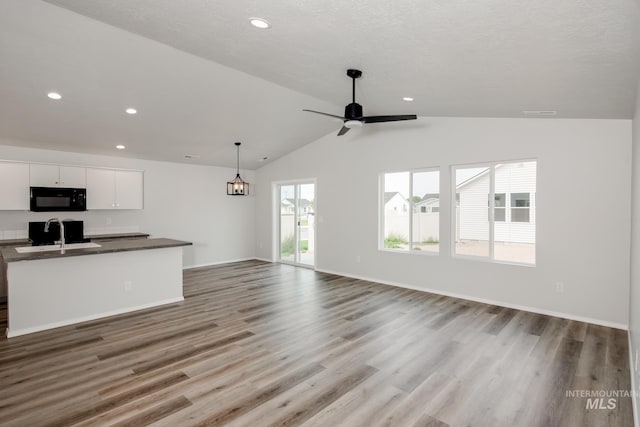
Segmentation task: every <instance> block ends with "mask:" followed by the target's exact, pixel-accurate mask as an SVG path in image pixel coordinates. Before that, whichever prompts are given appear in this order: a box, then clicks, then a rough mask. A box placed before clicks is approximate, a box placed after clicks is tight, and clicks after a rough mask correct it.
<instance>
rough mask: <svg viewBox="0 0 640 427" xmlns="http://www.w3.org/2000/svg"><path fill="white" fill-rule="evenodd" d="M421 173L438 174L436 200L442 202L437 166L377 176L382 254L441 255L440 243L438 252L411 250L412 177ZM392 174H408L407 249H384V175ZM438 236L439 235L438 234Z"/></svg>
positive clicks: (439, 175) (379, 242) (413, 204)
mask: <svg viewBox="0 0 640 427" xmlns="http://www.w3.org/2000/svg"><path fill="white" fill-rule="evenodd" d="M423 172H437V173H438V199H439V200H442V197H441V196H442V171H441V170H440V167H439V166H430V167H424V168H417V169H404V170H393V171H389V170H387V171H383V172H380V173H379V175H378V200H379V204H380V206H379V209H378V250H379V251H384V252H392V253H396V254H414V255H426V256H440V255H441V254H442V250H441V246H440V243H438V251H433V252H432V251H418V250H414V249H413V245H414V242H413V214H414V207H415V203H414V201H413V175H414V174H416V173H423ZM392 173H408V174H409V196H408V197H409V207H408V209H407V212H408V213H409V236H408V241H409V248H408V249H392V248H386V247H385V246H384V236H385V229H384V225H385V202H384V194H385V175H387V174H392ZM440 222H441V221H440V212H438V229H439V230H440ZM439 234H440V233H439ZM439 242H442V237H439Z"/></svg>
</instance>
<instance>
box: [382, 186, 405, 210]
mask: <svg viewBox="0 0 640 427" xmlns="http://www.w3.org/2000/svg"><path fill="white" fill-rule="evenodd" d="M407 212H409V201H408V200H407V199H406V198H405V197H404V196H403V195H402V194H400V193H398V192H397V191H390V192H385V193H384V213H385V215H389V214H391V215H393V214H398V215H400V214H406V213H407Z"/></svg>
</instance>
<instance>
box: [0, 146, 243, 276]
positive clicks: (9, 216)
mask: <svg viewBox="0 0 640 427" xmlns="http://www.w3.org/2000/svg"><path fill="white" fill-rule="evenodd" d="M10 143H11V141H1V142H0V144H6V145H0V159H2V160H17V161H26V162H43V163H54V164H65V165H79V166H94V167H107V168H121V169H137V170H144V209H143V210H122V211H120V210H100V211H87V212H70V213H65V214H63V215H64V218H73V219H78V220H83V221H84V222H85V229H88V228H91V229H100V228H104V231H105V232H107V233H108V232H109V230H110V229H117V228H118V227H121V228H127V227H137V228H139V230H140V231H141V232H145V233H149V234H150V235H151V237H167V238H172V239H178V240H185V241H189V242H192V243H193V246H187V247H184V249H183V265H184V267H185V268H188V267H194V266H200V265H209V264H217V263H222V262H228V261H236V260H241V259H248V258H253V257H254V256H255V254H254V249H255V246H254V228H253V227H254V222H255V221H254V214H255V208H254V197H253V196H248V197H230V196H227V195H226V191H227V189H226V182H227V181H229V180H230V179H231V178H233V177H234V176H235V174H236V170H235V169H233V168H223V167H214V166H204V165H191V164H185V163H170V162H158V161H149V160H139V159H131V158H124V157H114V156H102V155H90V154H82V153H70V152H61V151H51V150H41V149H31V148H22V147H16V146H11V145H9V144H10ZM241 172H242V176H243V178H245V179H247V180H248V181H249V182H251V183H253V182H254V179H255V178H254V176H255V175H254V172H253V171H241ZM2 185H5V184H4V183H2ZM55 215H56V213H54V212H27V211H0V230H26V229H27V225H28V222H29V221H44V220H46V219H47V218H50V217H51V216H55Z"/></svg>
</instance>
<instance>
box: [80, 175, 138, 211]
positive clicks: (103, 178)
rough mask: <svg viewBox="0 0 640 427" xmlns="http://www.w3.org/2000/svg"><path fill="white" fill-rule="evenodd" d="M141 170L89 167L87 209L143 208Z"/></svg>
mask: <svg viewBox="0 0 640 427" xmlns="http://www.w3.org/2000/svg"><path fill="white" fill-rule="evenodd" d="M143 187H144V180H143V174H142V172H140V171H128V170H112V169H93V168H87V209H89V210H91V209H142V208H143V206H144V203H143V200H144V195H143V194H144V192H143Z"/></svg>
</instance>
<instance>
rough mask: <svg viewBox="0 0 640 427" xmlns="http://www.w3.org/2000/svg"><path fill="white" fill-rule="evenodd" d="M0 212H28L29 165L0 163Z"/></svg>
mask: <svg viewBox="0 0 640 427" xmlns="http://www.w3.org/2000/svg"><path fill="white" fill-rule="evenodd" d="M0 182H1V183H2V185H0V210H23V211H28V210H29V164H28V163H12V162H0Z"/></svg>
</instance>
